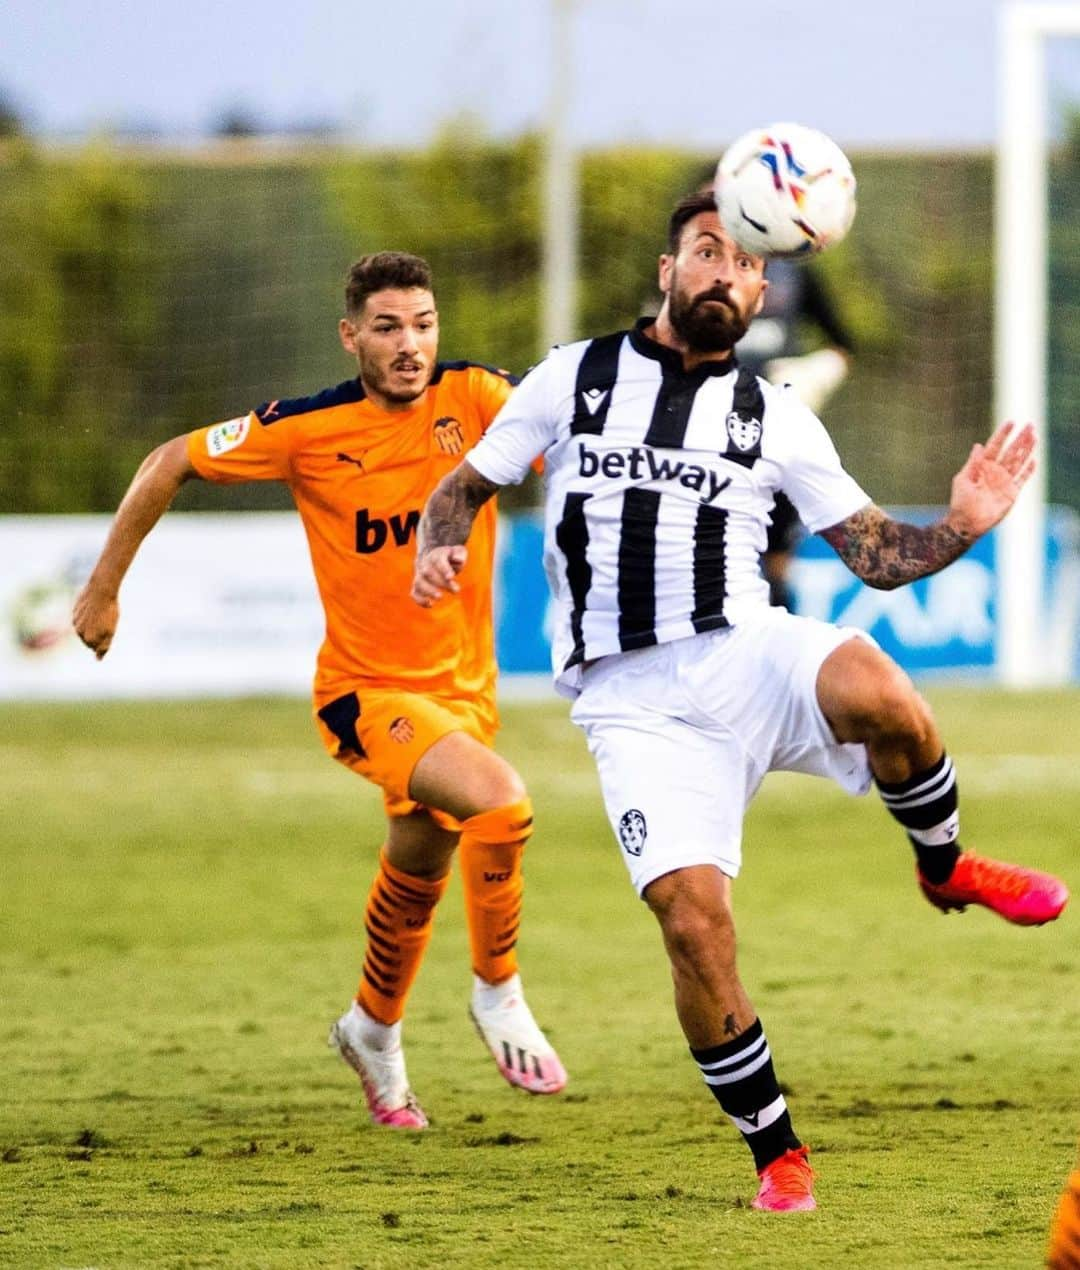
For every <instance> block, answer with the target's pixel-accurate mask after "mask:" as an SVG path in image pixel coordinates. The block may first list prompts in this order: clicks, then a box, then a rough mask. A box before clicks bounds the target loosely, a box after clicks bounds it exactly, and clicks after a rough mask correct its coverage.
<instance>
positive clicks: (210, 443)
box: [206, 415, 251, 459]
mask: <svg viewBox="0 0 1080 1270" xmlns="http://www.w3.org/2000/svg"><path fill="white" fill-rule="evenodd" d="M250 427H251V416H250V415H241V416H240V418H239V419H228V420H226V421H225V423H218V424H215V425H214V427H212V428H211V429H210V431H209V432H208V433H207V434H206V452H207V454H209V455H210V457H211V458H212V459H216V458H217V457H218V455H220V454H228V452H229V451H230V450H235V449H236V447H237V446H238V445H243V444H244V440H245V439H246V437H247V434H248V429H249V428H250Z"/></svg>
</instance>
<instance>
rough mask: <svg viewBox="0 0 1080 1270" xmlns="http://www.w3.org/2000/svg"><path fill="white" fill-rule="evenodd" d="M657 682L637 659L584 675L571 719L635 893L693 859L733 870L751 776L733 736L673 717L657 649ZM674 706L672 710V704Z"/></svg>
mask: <svg viewBox="0 0 1080 1270" xmlns="http://www.w3.org/2000/svg"><path fill="white" fill-rule="evenodd" d="M645 656H646V659H647V658H648V657H653V660H654V661H655V662H657V665H656V667H655V670H656V676H655V681H654V682H651V683H650V682H649V676H648V675H647V674H645V675H643V674H642V658H641V657H640V656H639V655H632V656H631V657H630V658H627V659H622V658H620V659H618V660H619V661H624V660H625V661H626V662H627V663H629V670H628V672H627V673H620V672H622V671H627V667H626V666H623V667H618V666H611V665H609V666H603V665H601V666H597V667H594V668H592V669H591V670H590V671H588V672H587V674H586V676H585V686H584V690H583V692H582V694H581V696H580V697H579V698H578V700H577V701H576V702H575V705H574V708H573V711H572V713H571V718H572V719H573V721H574V722H575V723H576V724H577V725H578V726H579V727H581V728H582V730H583V731H584V733H585V737H586V740H587V742H588V745H589V750H590V752H591V754H592V756H593V758H594V759H595V760H596V767H597V772H598V774H599V777H600V786H601V790H602V793H603V798H604V806H605V809H606V811H607V815H608V820H609V821H610V823H611V827H612V830H613V832H614V834H615V837H616V839H617V840H618V842H619V846H620V848H621V852H622V857H623V861H624V863H625V864H626V866H627V869H628V870H629V873H630V879H631V881H632V882H633V884H634V887H635V889H636V890H637V892H638V894H639V895H640V894H642V893H643V892H644V890H645V888H646V887H647V886H648V885H649V884H650V883H651V882H653V881H654V880H655V879H656V878H659V877H661V876H663V875H664V874H667V873H671V872H673V871H674V870H677V869H685V868H689V867H691V866H693V865H702V864H710V865H715V866H716V867H717V868H719V869H720V870H721V871H722V872H723V873H725V874H727V875H728V876H729V877H734V876H735V875H736V874H737V873H738V871H739V868H740V865H741V860H742V821H743V815H744V813H745V810H746V805H747V802H748V800H749V797H750V795H751V793H752V791H753V789H754V787H755V786H756V784H757V776H756V774H755V773H754V772H752V771H751V770H750V769H749V768H748V765H747V762H746V755H745V752H744V751H743V750H742V748H741V747H740V746H739V745H738V744H736V742H735V741H734V739H733V738H731V737H718V736H715V735H714V736H710V735H708V734H706V733H705V732H703V731H701V730H700V729H698V728H695V727H693V726H691V725H690V724H688V723H686V722H685V720H684V719H682V718H679V717H677V714H678V710H679V707H678V704H677V702H676V700H675V699H676V698H677V697H678V690H677V686H676V685H674V684H673V683H672V682H671V680H670V677H669V675H668V674H667V673H666V672H665V670H664V666H663V662H664V652H663V650H650V652H649V653H648V654H646V655H645ZM672 705H674V710H671V706H672Z"/></svg>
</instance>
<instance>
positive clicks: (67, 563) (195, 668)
mask: <svg viewBox="0 0 1080 1270" xmlns="http://www.w3.org/2000/svg"><path fill="white" fill-rule="evenodd" d="M110 520H111V518H110V517H108V516H25V517H22V516H5V517H0V562H2V563H0V698H21V699H41V700H45V699H54V700H55V699H59V698H90V697H136V696H138V697H172V696H192V695H227V696H240V695H244V694H248V693H263V692H267V693H307V692H308V691H309V690H310V685H311V677H312V673H313V669H314V663H315V654H316V652H317V650H318V647H319V644H320V642H321V640H322V636H323V616H322V609H321V607H320V605H319V601H318V596H317V594H316V591H315V584H314V581H313V580H312V576H311V563H310V560H309V558H308V549H307V540H306V539H305V537H304V532H303V529H302V528H301V526H300V521H299V518H298V517H297V516H295V515H294V514H292V513H289V512H251V513H246V514H244V515H237V514H224V515H219V514H210V513H202V512H186V513H185V512H173V513H170V514H169V515H168V516H166V517H165V518H164V519H163V520H162V521H161V523H160V524H159V525H158V526H157V527H156V528H155V529H154V531H153V533H151V534H150V535H149V537H148V538H147V539H146V541H145V542H144V543H143V545H142V548H141V549H140V551H139V554H138V555H137V556H136V558H135V561H134V563H133V564H132V566H131V569H130V571H129V572H128V576H127V578H126V579H125V581H124V585H123V588H122V590H121V593H120V605H121V616H120V625H119V628H118V630H117V634H116V638H115V640H114V641H113V646H112V649H111V650H110V652H109V654H108V656H107V657H105V658H104V659H103V660H102V661H97V660H96V659H95V657H94V655H93V653H91V652H90V651H89V650H88V649H87V648H84V647H83V645H82V644H80V643H79V641H78V639H77V638H76V637H75V635H74V633H73V632H72V630H71V604H72V601H73V599H74V597H75V594H76V592H77V591H78V589H79V587H80V586H81V584H82V582H83V580H84V579H85V578H86V576H87V574H88V573H89V571H90V568H91V566H92V565H93V562H94V560H95V559H96V558H97V555H98V552H99V551H100V549H101V545H102V543H103V542H104V540H105V535H106V533H107V532H108V528H109V524H110Z"/></svg>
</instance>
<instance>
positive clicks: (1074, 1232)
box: [1046, 1163, 1080, 1270]
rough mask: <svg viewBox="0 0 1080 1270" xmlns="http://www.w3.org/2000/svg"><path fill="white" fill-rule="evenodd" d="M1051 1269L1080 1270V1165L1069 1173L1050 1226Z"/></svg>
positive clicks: (1047, 1262)
mask: <svg viewBox="0 0 1080 1270" xmlns="http://www.w3.org/2000/svg"><path fill="white" fill-rule="evenodd" d="M1046 1265H1047V1267H1048V1270H1080V1163H1078V1164H1077V1167H1076V1168H1075V1169H1073V1171H1072V1172H1071V1173H1070V1174H1069V1177H1068V1180H1067V1181H1066V1183H1065V1189H1064V1190H1063V1191H1062V1192H1061V1198H1060V1199H1059V1200H1058V1206H1057V1211H1056V1212H1055V1213H1054V1221H1053V1224H1052V1225H1051V1227H1050V1247H1049V1249H1048V1250H1047V1254H1046Z"/></svg>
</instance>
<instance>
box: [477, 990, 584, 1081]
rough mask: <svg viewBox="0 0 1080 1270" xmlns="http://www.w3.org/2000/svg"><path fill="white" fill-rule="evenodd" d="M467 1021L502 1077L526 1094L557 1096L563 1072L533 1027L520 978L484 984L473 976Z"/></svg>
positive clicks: (549, 1048)
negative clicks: (472, 1025)
mask: <svg viewBox="0 0 1080 1270" xmlns="http://www.w3.org/2000/svg"><path fill="white" fill-rule="evenodd" d="M469 1017H470V1018H471V1019H472V1021H473V1023H474V1024H475V1025H476V1030H477V1031H478V1032H479V1033H480V1038H481V1040H482V1041H483V1042H484V1044H485V1045H486V1046H487V1047H488V1049H489V1050H490V1051H491V1057H492V1058H493V1059H494V1060H495V1064H496V1066H497V1067H498V1069H499V1071H500V1072H502V1074H503V1076H504V1077H505V1078H506V1080H508V1081H509V1082H510V1084H511V1085H515V1086H516V1087H517V1088H518V1089H524V1090H527V1091H528V1092H529V1093H530V1094H557V1093H558V1092H559V1090H560V1089H563V1088H565V1086H566V1069H565V1068H564V1067H563V1065H562V1063H561V1062H559V1056H558V1054H556V1053H555V1051H554V1050H553V1049H552V1047H551V1045H550V1044H549V1043H548V1040H547V1037H545V1036H544V1034H543V1032H541V1031H540V1028H539V1027H538V1026H537V1023H536V1020H535V1019H534V1018H533V1015H532V1011H531V1010H530V1009H529V1007H528V1004H527V1003H526V1001H525V996H524V994H523V992H522V990H521V977H520V976H519V975H514V976H513V977H512V978H510V979H507V980H506V982H505V983H497V984H491V983H485V982H484V980H483V979H480V978H477V977H476V976H475V975H474V976H473V995H472V1003H471V1004H470V1006H469Z"/></svg>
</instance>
